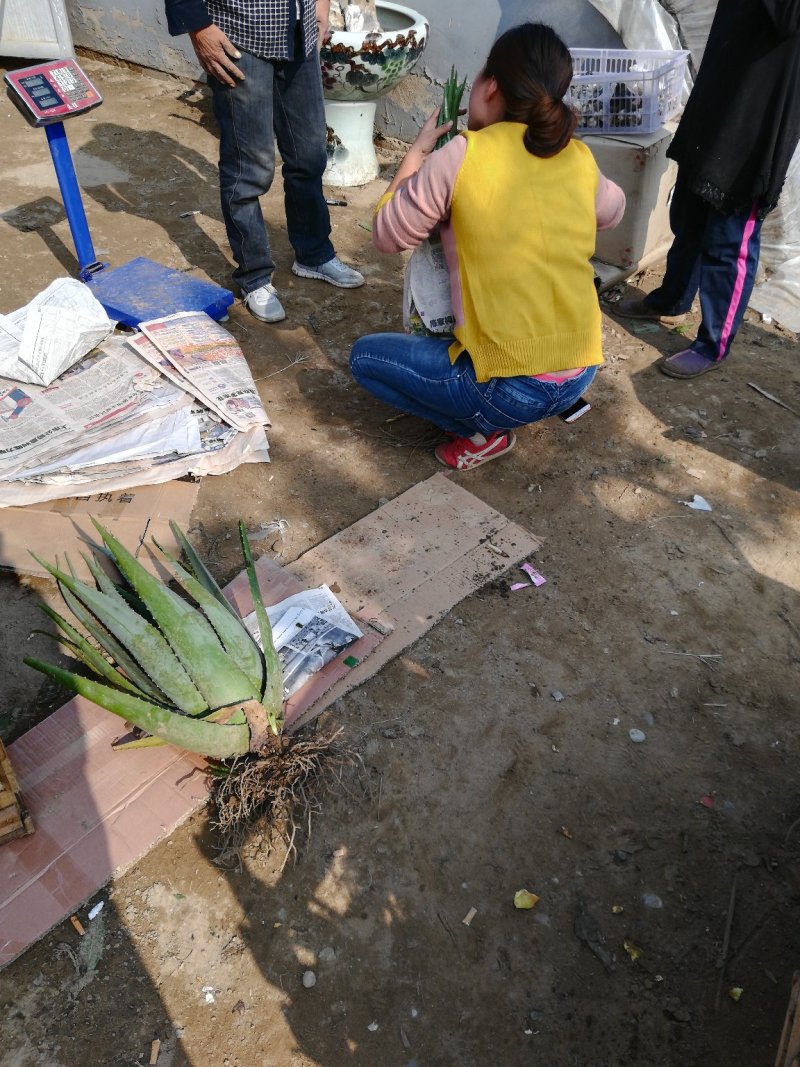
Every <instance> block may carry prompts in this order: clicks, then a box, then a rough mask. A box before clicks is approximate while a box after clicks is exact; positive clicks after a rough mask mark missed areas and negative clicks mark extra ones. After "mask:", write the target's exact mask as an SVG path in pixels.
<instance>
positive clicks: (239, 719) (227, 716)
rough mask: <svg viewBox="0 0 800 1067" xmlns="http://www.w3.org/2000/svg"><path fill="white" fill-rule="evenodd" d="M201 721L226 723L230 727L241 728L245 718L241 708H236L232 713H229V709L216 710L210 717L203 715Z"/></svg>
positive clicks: (245, 720)
mask: <svg viewBox="0 0 800 1067" xmlns="http://www.w3.org/2000/svg"><path fill="white" fill-rule="evenodd" d="M203 720H204V721H205V722H226V723H229V724H230V725H231V726H241V724H242V723H246V722H247V716H246V715H245V713H244V712H243V711H242V709H241V708H237V709H236V710H235V711H233V712H231V710H230V708H217V710H216V711H212V712H211V714H210V715H204V716H203Z"/></svg>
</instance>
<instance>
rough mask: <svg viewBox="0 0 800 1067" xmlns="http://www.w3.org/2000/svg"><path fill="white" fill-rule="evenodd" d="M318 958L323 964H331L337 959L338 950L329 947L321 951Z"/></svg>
mask: <svg viewBox="0 0 800 1067" xmlns="http://www.w3.org/2000/svg"><path fill="white" fill-rule="evenodd" d="M318 958H319V960H320V962H322V963H330V962H331V961H332V960H335V959H336V949H335V948H332V947H331V946H330V945H328V946H327V948H323V949H320V951H319V957H318Z"/></svg>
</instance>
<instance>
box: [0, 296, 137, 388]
mask: <svg viewBox="0 0 800 1067" xmlns="http://www.w3.org/2000/svg"><path fill="white" fill-rule="evenodd" d="M115 325H116V323H115V322H113V321H112V320H111V319H109V317H108V315H106V312H105V309H104V308H103V306H102V304H101V303H100V302H99V301H98V300H97V299H96V298H95V297H94V296H93V295H92V293H91V291H90V289H89V288H88V286H86V285H84V283H83V282H79V281H77V280H76V279H75V278H57V279H56V280H55V281H54V282H51V283H50V285H48V287H47V288H46V289H45V290H43V291H42V292H41V293H38V294H37V295H36V296H35V297H34V298H33V300H31V302H30V303H29V304H26V305H25V306H24V307H22V308H19V309H18V310H17V311H12V312H11V313H10V314H8V315H0V376H2V377H4V378H9V379H11V381H15V382H28V383H29V384H30V385H50V383H51V382H52V381H54V380H55V379H56V378H58V377H59V375H61V374H63V373H64V371H65V370H68V369H69V368H70V367H71V366H72V365H73V364H74V363H77V362H78V360H80V359H82V358H83V357H84V356H85V355H86V354H87V353H88V352H91V351H92V349H93V348H96V347H97V346H98V345H99V344H100V342H101V341H104V340H105V339H106V337H108V336H109V334H111V333H112V332H113V330H114V327H115Z"/></svg>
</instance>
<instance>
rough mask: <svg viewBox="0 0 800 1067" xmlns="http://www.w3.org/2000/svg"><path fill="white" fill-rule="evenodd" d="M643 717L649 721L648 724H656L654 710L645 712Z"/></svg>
mask: <svg viewBox="0 0 800 1067" xmlns="http://www.w3.org/2000/svg"><path fill="white" fill-rule="evenodd" d="M642 718H643V719H644V721H645V722H646V723H647V725H648V726H655V722H656V720H655V719H654V718H653V713H652V711H646V712H645V713H644V715H642Z"/></svg>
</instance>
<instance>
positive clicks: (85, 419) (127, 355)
mask: <svg viewBox="0 0 800 1067" xmlns="http://www.w3.org/2000/svg"><path fill="white" fill-rule="evenodd" d="M191 402H192V401H191V397H189V396H188V395H187V394H186V393H185V392H184V390H182V389H178V388H176V386H174V385H173V384H172V383H170V382H168V381H166V380H165V379H164V378H163V377H161V376H160V375H158V374H157V373H156V371H155V370H154V369H153V368H152V367H149V366H148V365H147V364H146V363H143V362H142V361H141V359H139V358H138V357H137V356H136V355H135V354H134V353H132V352H130V351H129V349H128V348H127V346H126V345H125V344H124V342H123V341H122V340H121V339H113V338H112V339H110V340H109V341H107V342H105V344H104V345H103V347H101V348H98V349H96V350H95V351H94V352H93V353H92V354H91V355H90V356H86V357H84V359H82V360H81V362H80V363H77V364H76V365H75V366H73V367H71V368H70V369H69V370H68V371H66V372H65V373H64V374H62V375H61V376H60V377H59V378H57V379H56V380H55V381H54V382H52V383H51V384H50V385H48V386H43V385H39V386H37V385H27V384H21V383H19V382H17V381H12V380H10V379H8V378H0V479H8V478H12V477H15V476H22V475H23V474H24V472H25V470H26V469H27V468H28V467H36V466H38V465H40V464H42V463H44V462H45V461H46V460H49V459H51V458H52V457H53V456H56V455H59V454H63V453H65V452H67V451H69V450H71V449H73V448H75V447H76V446H77V445H78V444H79V443H80V444H81V445H83V444H86V443H88V441H89V440H90V439H92V438H100V437H109V436H111V435H112V434H113V433H114V432H115V431H117V430H118V429H119V428H120V427H121V426H122V425H123V424H125V425H127V426H128V427H131V426H134V425H139V424H141V423H143V422H149V421H150V420H151V419H152V418H153V416H154V412H156V411H158V412H159V414H160V415H162V416H163V415H165V414H167V413H168V412H169V411H176V410H177V409H178V408H180V407H183V406H185V405H187V404H191Z"/></svg>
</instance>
